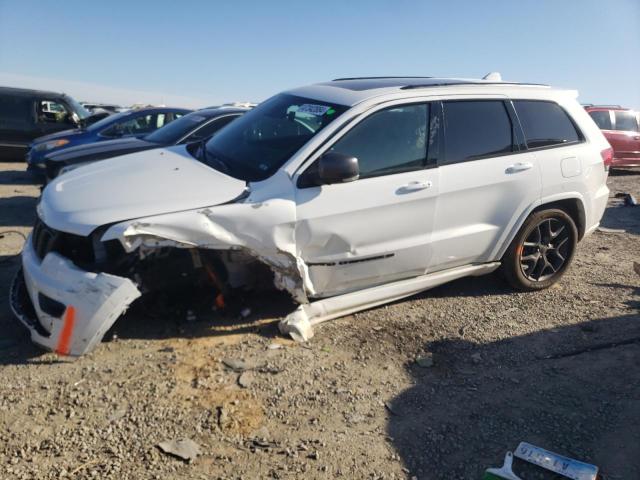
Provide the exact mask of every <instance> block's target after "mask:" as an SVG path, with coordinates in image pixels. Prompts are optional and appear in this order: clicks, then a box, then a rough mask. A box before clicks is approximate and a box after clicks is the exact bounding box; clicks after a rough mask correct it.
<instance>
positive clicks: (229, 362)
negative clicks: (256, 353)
mask: <svg viewBox="0 0 640 480" xmlns="http://www.w3.org/2000/svg"><path fill="white" fill-rule="evenodd" d="M222 363H223V364H224V365H225V366H226V367H228V368H230V369H231V370H234V371H236V372H244V371H245V370H248V369H249V366H248V365H247V362H245V361H244V360H240V359H238V358H223V359H222Z"/></svg>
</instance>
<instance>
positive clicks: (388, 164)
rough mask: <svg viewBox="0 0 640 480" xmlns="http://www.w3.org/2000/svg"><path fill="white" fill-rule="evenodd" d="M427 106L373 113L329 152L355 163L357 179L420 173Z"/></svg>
mask: <svg viewBox="0 0 640 480" xmlns="http://www.w3.org/2000/svg"><path fill="white" fill-rule="evenodd" d="M428 118H429V106H428V105H426V104H422V105H407V106H401V107H394V108H390V109H387V110H382V111H380V112H376V113H374V114H373V115H371V116H369V117H368V118H366V119H365V120H363V121H362V122H360V123H359V124H358V125H356V126H355V127H353V129H351V130H350V131H349V132H348V133H347V134H346V135H345V136H344V137H342V138H341V139H340V140H338V142H336V144H335V145H333V147H332V148H331V150H333V151H336V152H340V153H344V154H347V155H351V156H354V157H356V158H357V159H358V165H359V167H360V178H368V177H376V176H380V175H389V174H393V173H399V172H408V171H411V170H419V169H422V168H425V167H426V163H427V155H426V154H427V146H426V142H427V119H428Z"/></svg>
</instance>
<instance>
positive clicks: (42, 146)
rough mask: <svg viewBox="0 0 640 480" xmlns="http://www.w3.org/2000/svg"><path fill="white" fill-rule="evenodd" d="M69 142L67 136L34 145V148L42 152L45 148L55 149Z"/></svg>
mask: <svg viewBox="0 0 640 480" xmlns="http://www.w3.org/2000/svg"><path fill="white" fill-rule="evenodd" d="M67 143H69V140H67V139H66V138H61V139H59V140H50V141H48V142H44V143H39V144H38V145H36V146H35V147H34V150H35V151H36V152H42V151H44V150H53V149H54V148H58V147H63V146H65V145H66V144H67Z"/></svg>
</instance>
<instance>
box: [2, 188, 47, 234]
mask: <svg viewBox="0 0 640 480" xmlns="http://www.w3.org/2000/svg"><path fill="white" fill-rule="evenodd" d="M37 204H38V199H37V198H35V197H29V196H22V195H18V196H15V197H9V198H0V227H30V226H32V225H33V222H34V221H35V219H36V205H37ZM25 212H28V213H27V214H25ZM0 230H1V228H0Z"/></svg>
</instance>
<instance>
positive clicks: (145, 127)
mask: <svg viewBox="0 0 640 480" xmlns="http://www.w3.org/2000/svg"><path fill="white" fill-rule="evenodd" d="M156 117H157V115H156V114H149V115H141V116H139V117H135V118H132V119H129V120H125V121H123V122H118V123H116V124H115V125H113V126H112V127H110V128H108V129H107V130H105V131H104V132H102V135H104V136H106V137H117V136H123V135H124V136H127V135H144V134H145V133H151V132H153V131H154V130H156V122H157V119H156Z"/></svg>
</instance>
